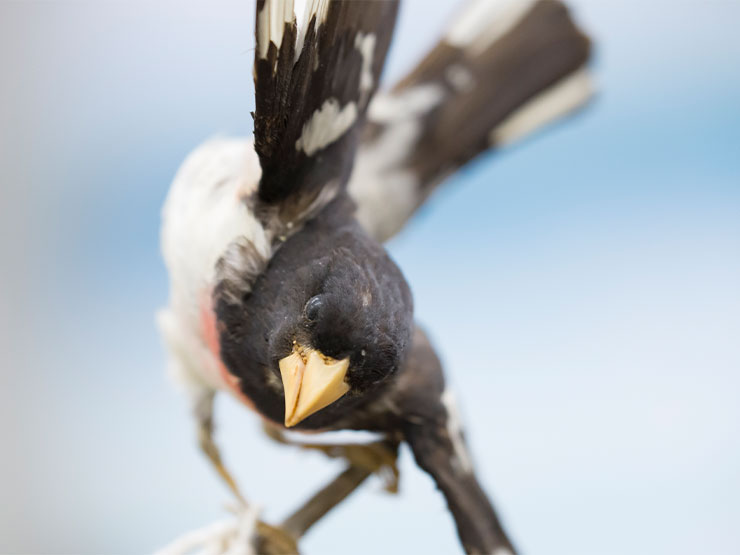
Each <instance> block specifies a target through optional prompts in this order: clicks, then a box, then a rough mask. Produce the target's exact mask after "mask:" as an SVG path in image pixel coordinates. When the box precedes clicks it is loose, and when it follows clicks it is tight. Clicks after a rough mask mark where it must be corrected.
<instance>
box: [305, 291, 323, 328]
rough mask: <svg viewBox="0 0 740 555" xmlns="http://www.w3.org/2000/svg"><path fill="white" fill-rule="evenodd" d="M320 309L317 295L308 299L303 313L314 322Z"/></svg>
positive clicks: (319, 298) (319, 300)
mask: <svg viewBox="0 0 740 555" xmlns="http://www.w3.org/2000/svg"><path fill="white" fill-rule="evenodd" d="M320 309H321V297H319V296H318V295H317V296H315V297H311V298H310V299H308V302H307V303H306V306H305V308H304V309H303V313H304V314H305V315H306V320H308V321H310V322H315V321H316V320H317V319H318V317H319V310H320Z"/></svg>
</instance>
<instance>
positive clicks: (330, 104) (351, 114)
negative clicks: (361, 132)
mask: <svg viewBox="0 0 740 555" xmlns="http://www.w3.org/2000/svg"><path fill="white" fill-rule="evenodd" d="M356 119H357V104H355V103H354V102H350V103H348V104H346V105H345V106H344V107H343V108H341V109H340V108H339V100H337V99H336V98H329V99H328V100H326V101H325V102H324V104H322V106H321V108H319V109H318V110H316V111H315V112H314V113H313V115H312V116H311V119H309V120H308V121H307V122H306V123H305V124H304V125H303V131H302V132H301V136H300V137H299V138H298V140H297V141H296V143H295V148H296V150H303V152H305V153H306V154H308V155H309V156H312V155H313V154H315V153H316V152H318V151H319V150H321V149H322V148H326V147H327V146H329V145H330V144H332V143H333V142H334V141H336V140H337V139H338V138H339V137H341V136H342V135H344V134H345V133H346V132H347V130H348V129H349V128H350V127H352V124H353V123H354V122H355V120H356Z"/></svg>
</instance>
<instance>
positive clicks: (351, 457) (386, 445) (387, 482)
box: [263, 423, 398, 493]
mask: <svg viewBox="0 0 740 555" xmlns="http://www.w3.org/2000/svg"><path fill="white" fill-rule="evenodd" d="M263 428H264V431H265V433H266V434H267V435H268V436H269V437H270V438H271V439H273V440H274V441H277V442H278V443H282V444H284V445H292V446H294V447H300V448H301V449H307V450H310V451H320V452H322V453H324V455H326V456H327V457H329V458H332V459H344V460H346V461H347V462H348V463H349V465H350V466H354V467H357V468H362V469H364V470H367V471H368V472H369V473H371V474H376V475H378V476H379V477H380V478H381V479H382V480H383V485H384V489H385V490H386V491H387V492H389V493H398V466H397V464H396V462H397V459H398V442H397V441H394V440H391V439H387V440H380V441H375V442H372V443H341V444H340V443H337V444H325V443H304V442H302V441H295V440H293V439H291V438H289V437H287V436H286V435H285V434H284V433H283V431H282V430H281V429H280V428H279V427H277V426H274V425H271V424H267V423H265V425H264V426H263Z"/></svg>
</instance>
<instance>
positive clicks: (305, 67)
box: [254, 0, 398, 221]
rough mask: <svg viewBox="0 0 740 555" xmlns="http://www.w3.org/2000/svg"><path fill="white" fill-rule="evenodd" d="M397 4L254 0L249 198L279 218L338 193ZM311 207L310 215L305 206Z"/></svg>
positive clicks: (294, 215)
mask: <svg viewBox="0 0 740 555" xmlns="http://www.w3.org/2000/svg"><path fill="white" fill-rule="evenodd" d="M397 9H398V2H397V1H382V2H378V1H365V0H361V1H345V0H307V2H306V9H305V13H304V14H303V17H302V19H301V20H300V21H298V19H297V18H296V16H295V14H294V8H293V2H292V0H287V1H281V0H258V2H257V25H256V39H257V48H256V52H255V63H254V78H255V95H256V110H255V113H254V135H255V150H256V151H257V154H258V156H259V160H260V165H261V167H262V177H261V180H260V183H259V188H258V192H257V197H258V200H259V202H260V203H262V204H263V205H266V206H278V207H279V212H280V216H281V220H283V221H293V220H294V219H296V218H300V217H302V216H304V215H305V212H306V211H307V210H309V209H310V208H316V207H317V204H319V205H323V204H325V203H326V202H328V200H330V199H331V198H332V197H333V196H334V194H336V192H337V191H338V190H339V189H341V188H342V187H343V186H344V185H345V183H346V181H347V179H348V178H349V173H350V170H351V167H352V163H353V159H354V156H355V150H356V145H357V142H358V134H359V130H360V129H361V127H362V125H363V123H364V120H365V112H366V109H367V105H368V102H369V100H370V98H371V97H372V94H373V92H374V91H375V89H376V87H377V83H378V79H379V76H380V73H381V71H382V68H383V64H384V61H385V56H386V52H387V50H388V46H389V44H390V40H391V36H392V33H393V28H394V24H395V19H396V12H397ZM312 211H313V210H312Z"/></svg>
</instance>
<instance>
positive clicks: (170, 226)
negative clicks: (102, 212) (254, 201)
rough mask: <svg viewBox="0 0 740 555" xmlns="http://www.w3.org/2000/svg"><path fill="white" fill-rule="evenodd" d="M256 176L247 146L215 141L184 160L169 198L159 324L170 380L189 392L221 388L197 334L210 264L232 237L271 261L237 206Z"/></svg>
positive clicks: (251, 221) (263, 236)
mask: <svg viewBox="0 0 740 555" xmlns="http://www.w3.org/2000/svg"><path fill="white" fill-rule="evenodd" d="M260 176H261V169H260V166H259V160H258V158H257V154H256V153H255V151H254V148H253V146H252V143H251V141H247V140H244V139H215V140H211V141H208V142H206V143H204V144H203V145H201V146H200V147H198V148H197V149H196V150H194V151H193V152H192V153H191V154H190V155H189V156H188V157H187V158H186V159H185V161H184V162H183V164H182V166H181V167H180V169H179V171H178V172H177V175H176V176H175V179H174V181H173V183H172V186H171V188H170V191H169V194H168V195H167V199H166V201H165V204H164V208H163V210H162V254H163V256H164V260H165V265H166V266H167V270H168V271H169V276H170V299H169V306H168V307H167V308H166V309H164V310H162V311H161V312H160V313H159V315H158V322H159V326H160V329H161V331H162V334H163V336H164V338H165V340H166V342H167V345H168V347H169V351H170V356H171V361H170V374H171V376H172V377H173V378H174V379H175V380H176V381H178V382H179V383H181V385H183V386H184V387H185V388H186V390H187V391H193V392H197V391H198V389H199V388H203V387H212V388H218V387H222V386H223V384H222V383H221V381H220V379H219V372H218V366H217V364H218V361H216V360H215V357H214V356H213V355H212V354H211V352H210V351H209V350H208V349H207V347H206V345H205V342H204V339H203V334H202V328H201V308H202V303H203V302H209V295H210V291H211V289H212V287H213V286H214V280H215V267H216V262H217V261H218V259H219V258H220V257H221V256H222V255H223V254H224V252H225V251H226V249H227V247H228V246H229V245H230V244H231V243H232V242H234V241H235V240H237V239H238V238H246V239H248V240H249V241H251V242H252V243H253V244H254V245H255V247H257V249H258V251H259V252H260V253H261V254H264V256H265V257H269V254H270V241H269V237H268V236H267V233H266V231H265V229H264V228H263V227H262V225H261V224H260V223H259V221H258V220H257V219H256V218H255V217H254V215H253V214H252V213H251V212H250V211H249V209H248V208H247V206H246V204H245V203H244V202H242V200H241V199H242V198H243V197H245V196H246V195H248V194H249V193H250V192H252V191H253V190H255V188H256V186H257V183H258V182H259V178H260Z"/></svg>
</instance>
